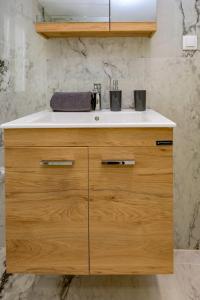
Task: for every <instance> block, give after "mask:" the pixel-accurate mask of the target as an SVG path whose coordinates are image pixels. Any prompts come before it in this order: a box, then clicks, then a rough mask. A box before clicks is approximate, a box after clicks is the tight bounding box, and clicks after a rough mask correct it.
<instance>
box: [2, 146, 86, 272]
mask: <svg viewBox="0 0 200 300" xmlns="http://www.w3.org/2000/svg"><path fill="white" fill-rule="evenodd" d="M5 152H6V198H7V199H6V246H7V268H8V272H23V273H27V272H31V273H53V274H56V273H57V274H88V272H89V269H88V149H87V148H78V147H77V148H73V147H69V148H67V147H63V148H57V147H51V148H49V147H41V148H40V147H37V148H7V149H6V151H5Z"/></svg>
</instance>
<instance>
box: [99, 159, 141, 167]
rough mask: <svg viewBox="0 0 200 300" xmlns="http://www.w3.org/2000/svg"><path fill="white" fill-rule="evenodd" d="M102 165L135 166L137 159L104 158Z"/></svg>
mask: <svg viewBox="0 0 200 300" xmlns="http://www.w3.org/2000/svg"><path fill="white" fill-rule="evenodd" d="M101 163H102V165H120V166H134V165H135V163H136V161H135V160H130V159H126V160H102V162H101Z"/></svg>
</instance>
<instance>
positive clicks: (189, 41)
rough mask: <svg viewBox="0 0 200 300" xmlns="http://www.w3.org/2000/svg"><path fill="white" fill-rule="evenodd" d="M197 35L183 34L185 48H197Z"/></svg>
mask: <svg viewBox="0 0 200 300" xmlns="http://www.w3.org/2000/svg"><path fill="white" fill-rule="evenodd" d="M197 42H198V40H197V35H184V36H183V50H197Z"/></svg>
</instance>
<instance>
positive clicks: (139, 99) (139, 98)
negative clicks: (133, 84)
mask: <svg viewBox="0 0 200 300" xmlns="http://www.w3.org/2000/svg"><path fill="white" fill-rule="evenodd" d="M134 102H135V110H136V111H144V110H146V91H145V90H136V91H134Z"/></svg>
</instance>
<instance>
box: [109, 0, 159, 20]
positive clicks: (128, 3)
mask: <svg viewBox="0 0 200 300" xmlns="http://www.w3.org/2000/svg"><path fill="white" fill-rule="evenodd" d="M110 1H111V7H110V8H111V22H155V21H156V8H157V3H156V0H110Z"/></svg>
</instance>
